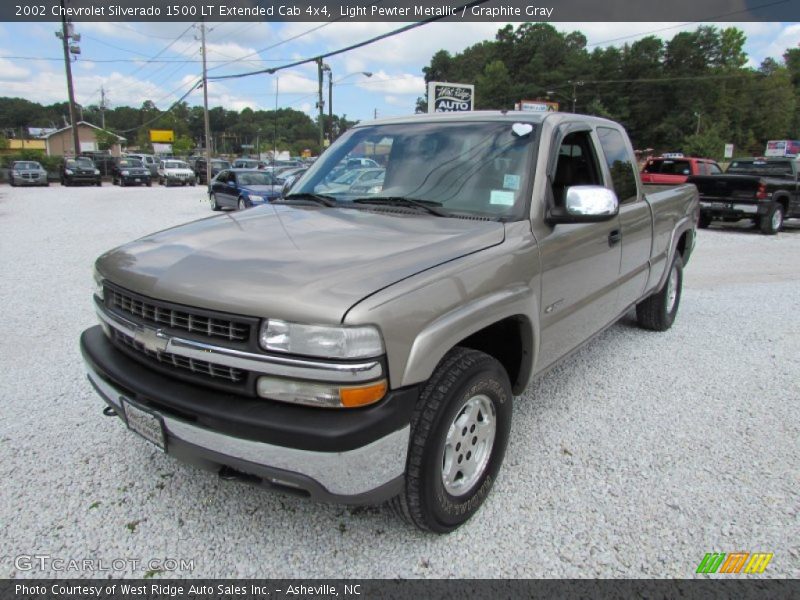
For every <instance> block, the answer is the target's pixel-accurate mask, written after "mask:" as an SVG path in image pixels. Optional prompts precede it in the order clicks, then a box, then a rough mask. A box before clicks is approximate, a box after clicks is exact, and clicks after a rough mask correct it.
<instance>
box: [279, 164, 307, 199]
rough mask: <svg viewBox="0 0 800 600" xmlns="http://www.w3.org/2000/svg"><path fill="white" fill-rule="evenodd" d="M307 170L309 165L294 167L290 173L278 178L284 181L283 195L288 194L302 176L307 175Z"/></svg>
mask: <svg viewBox="0 0 800 600" xmlns="http://www.w3.org/2000/svg"><path fill="white" fill-rule="evenodd" d="M306 171H308V167H303V168H302V169H294V170H293V171H292V173H291V174H290V175H287V176H286V177H279V178H277V180H278V181H283V184H282V185H281V196H285V195H286V194H288V193H289V192H290V191H291V190H292V188H293V187H294V185H295V184H296V183H297V182H298V181H300V178H301V177H302V176H303V175H305V173H306Z"/></svg>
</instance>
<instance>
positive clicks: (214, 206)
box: [211, 194, 220, 210]
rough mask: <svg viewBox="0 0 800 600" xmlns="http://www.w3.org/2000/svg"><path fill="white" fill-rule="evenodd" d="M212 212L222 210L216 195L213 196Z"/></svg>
mask: <svg viewBox="0 0 800 600" xmlns="http://www.w3.org/2000/svg"><path fill="white" fill-rule="evenodd" d="M211 210H220V207H219V204H217V195H216V194H211Z"/></svg>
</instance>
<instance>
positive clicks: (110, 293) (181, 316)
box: [104, 287, 250, 342]
mask: <svg viewBox="0 0 800 600" xmlns="http://www.w3.org/2000/svg"><path fill="white" fill-rule="evenodd" d="M104 294H105V296H106V298H107V299H108V300H107V301H108V303H109V306H110V307H111V308H115V309H117V310H120V311H122V312H124V313H128V314H129V315H133V316H134V317H137V318H139V319H143V320H145V321H149V322H150V323H154V324H156V325H164V326H167V327H172V328H174V329H183V330H184V331H188V332H190V333H195V334H198V335H202V336H206V337H216V338H223V339H226V340H230V341H234V342H244V341H247V339H248V338H249V337H250V325H249V324H247V323H242V322H238V321H234V320H231V319H223V318H219V317H207V316H204V315H198V314H195V313H191V312H188V311H185V310H179V309H177V308H170V307H167V306H161V305H158V304H155V303H153V302H148V301H146V300H140V299H139V298H135V297H133V296H131V295H129V294H126V293H124V292H122V291H120V290H117V289H114V288H109V287H106V288H105V291H104Z"/></svg>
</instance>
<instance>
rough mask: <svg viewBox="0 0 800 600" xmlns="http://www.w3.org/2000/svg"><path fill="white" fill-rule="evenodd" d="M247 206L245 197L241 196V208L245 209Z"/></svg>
mask: <svg viewBox="0 0 800 600" xmlns="http://www.w3.org/2000/svg"><path fill="white" fill-rule="evenodd" d="M246 208H247V202H245V199H244V198H239V210H244V209H246Z"/></svg>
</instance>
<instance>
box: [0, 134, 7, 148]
mask: <svg viewBox="0 0 800 600" xmlns="http://www.w3.org/2000/svg"><path fill="white" fill-rule="evenodd" d="M6 148H8V139H7V138H6V136H4V135H3V134H0V150H5V149H6Z"/></svg>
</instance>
